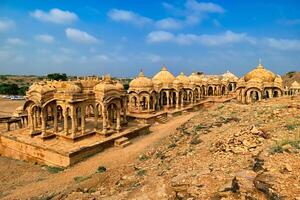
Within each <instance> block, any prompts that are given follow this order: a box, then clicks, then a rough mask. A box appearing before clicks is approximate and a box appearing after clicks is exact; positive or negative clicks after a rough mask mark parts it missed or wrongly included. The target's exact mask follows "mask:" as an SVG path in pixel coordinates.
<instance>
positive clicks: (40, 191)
mask: <svg viewBox="0 0 300 200" xmlns="http://www.w3.org/2000/svg"><path fill="white" fill-rule="evenodd" d="M195 114H196V113H189V114H186V115H182V116H179V117H176V118H173V119H172V120H170V121H169V122H168V123H167V124H162V125H154V126H152V127H151V128H150V131H151V133H150V134H149V135H146V136H142V137H139V138H136V139H134V140H133V141H132V144H131V145H129V146H127V147H126V148H124V149H120V148H111V149H108V150H106V151H104V152H102V153H99V154H97V155H95V156H93V157H90V158H89V159H87V160H86V161H83V162H81V163H79V164H77V165H75V166H73V167H70V168H68V169H65V170H64V171H62V172H59V173H56V174H50V173H49V172H47V168H46V167H44V169H42V168H41V166H38V165H33V164H29V163H26V162H22V161H15V160H10V159H7V158H1V159H0V180H1V182H2V181H4V182H5V184H1V186H0V190H1V192H2V196H4V195H5V197H4V199H29V198H31V197H37V196H40V195H42V196H41V198H40V199H46V197H48V196H51V194H53V193H55V194H57V193H59V192H61V191H69V190H71V191H72V190H73V189H74V188H75V189H76V188H77V187H78V184H77V182H76V181H75V180H74V178H75V177H89V176H91V175H93V174H94V175H95V177H96V176H97V174H95V172H96V171H97V168H98V167H99V166H105V167H106V168H107V173H110V172H112V173H113V172H114V170H115V169H118V168H122V167H123V166H128V165H131V164H132V163H133V162H134V161H136V160H137V158H138V156H139V155H140V154H141V153H143V152H144V151H145V150H146V149H147V148H148V147H149V146H151V147H153V145H155V144H158V143H159V142H160V140H161V139H162V138H164V137H166V136H168V135H169V134H172V133H173V132H174V131H175V130H176V127H178V126H179V125H180V124H182V123H184V122H185V121H187V120H188V119H190V118H191V117H192V116H194V115H195ZM7 180H9V181H8V182H7ZM38 199H39V198H38Z"/></svg>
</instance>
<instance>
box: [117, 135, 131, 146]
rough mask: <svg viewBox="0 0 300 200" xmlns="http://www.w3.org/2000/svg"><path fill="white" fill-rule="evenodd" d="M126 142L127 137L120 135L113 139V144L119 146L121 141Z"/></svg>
mask: <svg viewBox="0 0 300 200" xmlns="http://www.w3.org/2000/svg"><path fill="white" fill-rule="evenodd" d="M126 142H128V138H127V137H121V138H119V139H116V140H115V146H121V145H122V144H123V143H126Z"/></svg>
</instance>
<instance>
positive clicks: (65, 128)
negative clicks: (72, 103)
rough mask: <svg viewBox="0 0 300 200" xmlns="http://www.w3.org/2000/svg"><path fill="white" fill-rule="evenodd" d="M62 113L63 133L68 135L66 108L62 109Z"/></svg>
mask: <svg viewBox="0 0 300 200" xmlns="http://www.w3.org/2000/svg"><path fill="white" fill-rule="evenodd" d="M63 115H64V134H65V135H68V134H69V133H68V132H69V128H68V111H67V108H65V109H64V110H63Z"/></svg>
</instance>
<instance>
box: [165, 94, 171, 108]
mask: <svg viewBox="0 0 300 200" xmlns="http://www.w3.org/2000/svg"><path fill="white" fill-rule="evenodd" d="M166 92H167V108H169V105H170V104H169V103H170V102H169V101H170V99H169V98H170V91H169V90H168V91H166Z"/></svg>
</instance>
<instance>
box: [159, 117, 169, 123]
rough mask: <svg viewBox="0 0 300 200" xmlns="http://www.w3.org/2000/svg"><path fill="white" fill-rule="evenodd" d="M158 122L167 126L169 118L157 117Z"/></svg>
mask: <svg viewBox="0 0 300 200" xmlns="http://www.w3.org/2000/svg"><path fill="white" fill-rule="evenodd" d="M157 121H158V122H159V123H162V124H165V123H167V122H168V117H166V116H158V117H157Z"/></svg>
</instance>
